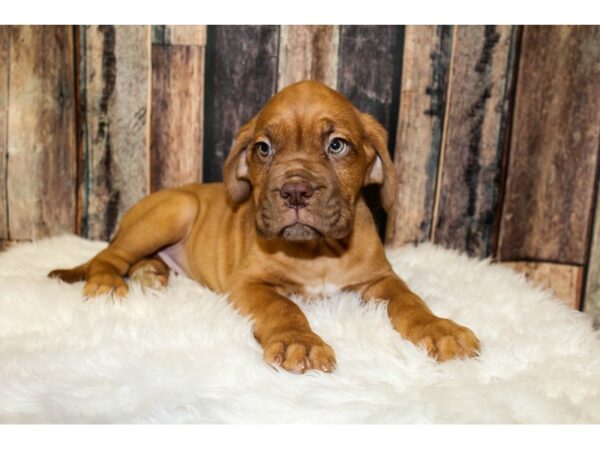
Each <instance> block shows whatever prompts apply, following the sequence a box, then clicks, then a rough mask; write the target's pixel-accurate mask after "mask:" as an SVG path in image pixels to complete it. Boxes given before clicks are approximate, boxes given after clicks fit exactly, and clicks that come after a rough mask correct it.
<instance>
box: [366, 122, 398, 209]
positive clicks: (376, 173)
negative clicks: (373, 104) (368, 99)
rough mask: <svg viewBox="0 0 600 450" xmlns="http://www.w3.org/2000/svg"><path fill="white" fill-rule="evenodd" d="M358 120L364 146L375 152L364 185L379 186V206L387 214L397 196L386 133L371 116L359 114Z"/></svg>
mask: <svg viewBox="0 0 600 450" xmlns="http://www.w3.org/2000/svg"><path fill="white" fill-rule="evenodd" d="M360 118H361V121H362V124H363V128H364V132H365V141H366V145H367V146H369V147H370V148H371V149H372V150H374V151H375V158H374V159H373V162H372V163H371V165H370V167H369V168H368V169H367V173H366V176H365V182H364V184H365V185H367V184H380V185H381V192H380V195H381V204H382V206H383V208H384V209H385V210H386V211H388V212H389V211H390V210H391V209H392V206H393V205H394V202H395V201H396V195H397V194H398V176H397V175H396V167H395V166H394V163H393V161H392V159H391V158H390V153H389V151H388V148H387V132H386V131H385V128H383V126H382V125H381V124H380V123H379V122H378V121H377V119H375V117H373V116H372V115H370V114H366V113H361V116H360Z"/></svg>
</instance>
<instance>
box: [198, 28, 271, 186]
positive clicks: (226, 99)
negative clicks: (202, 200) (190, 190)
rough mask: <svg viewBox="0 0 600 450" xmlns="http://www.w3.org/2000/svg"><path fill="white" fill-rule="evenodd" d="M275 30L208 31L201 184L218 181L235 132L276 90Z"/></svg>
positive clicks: (236, 29) (225, 29)
mask: <svg viewBox="0 0 600 450" xmlns="http://www.w3.org/2000/svg"><path fill="white" fill-rule="evenodd" d="M277 41H278V27H276V26H270V25H268V26H266V25H265V26H262V25H261V26H214V27H213V26H209V27H208V38H207V47H206V52H207V55H206V74H207V75H206V81H205V83H206V97H205V98H206V103H205V114H206V120H205V130H204V132H205V139H204V149H205V152H204V164H203V166H204V176H203V179H204V181H205V182H211V181H221V180H222V171H223V162H224V161H225V158H226V157H227V154H228V153H229V149H230V147H231V144H232V143H233V139H234V137H235V135H236V133H237V131H238V129H239V128H240V127H241V126H242V125H243V124H244V123H246V122H247V121H249V120H250V119H252V117H253V116H254V115H255V114H256V113H257V112H258V111H259V110H260V108H261V107H262V106H263V105H264V104H265V103H266V102H267V100H269V98H270V97H271V96H272V95H273V94H274V93H275V89H276V86H277Z"/></svg>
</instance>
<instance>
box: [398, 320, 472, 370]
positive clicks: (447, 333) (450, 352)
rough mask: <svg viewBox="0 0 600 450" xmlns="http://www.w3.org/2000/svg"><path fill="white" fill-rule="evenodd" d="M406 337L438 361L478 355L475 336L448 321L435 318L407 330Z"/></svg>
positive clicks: (466, 329) (464, 328)
mask: <svg viewBox="0 0 600 450" xmlns="http://www.w3.org/2000/svg"><path fill="white" fill-rule="evenodd" d="M407 337H408V339H409V340H410V341H412V342H413V343H414V344H416V345H418V346H421V347H423V348H425V350H427V353H429V355H430V356H431V357H433V358H435V359H437V360H438V361H447V360H449V359H455V358H473V357H474V356H477V355H478V354H479V339H477V337H476V336H475V334H474V333H473V332H472V331H471V330H469V329H468V328H466V327H462V326H460V325H458V324H456V323H454V322H452V321H451V320H448V319H440V318H437V317H435V318H433V319H432V320H430V321H427V322H425V323H419V324H415V325H413V326H412V327H411V328H410V329H409V330H408V333H407Z"/></svg>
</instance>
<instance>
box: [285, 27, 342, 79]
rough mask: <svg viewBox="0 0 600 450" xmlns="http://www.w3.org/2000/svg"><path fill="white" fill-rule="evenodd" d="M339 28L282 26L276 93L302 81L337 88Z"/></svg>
mask: <svg viewBox="0 0 600 450" xmlns="http://www.w3.org/2000/svg"><path fill="white" fill-rule="evenodd" d="M339 41H340V27H339V26H337V25H283V26H282V27H281V31H280V36H279V74H278V89H282V88H284V87H286V86H288V85H290V84H292V83H295V82H297V81H301V80H307V79H310V80H317V81H320V82H322V83H325V84H327V85H328V86H330V87H332V88H334V89H335V88H336V87H337V71H338V48H339Z"/></svg>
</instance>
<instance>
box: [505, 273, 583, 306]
mask: <svg viewBox="0 0 600 450" xmlns="http://www.w3.org/2000/svg"><path fill="white" fill-rule="evenodd" d="M502 265H505V266H507V267H510V268H512V269H514V270H516V271H517V272H521V273H523V274H524V275H525V277H526V278H527V279H528V280H530V281H531V282H532V283H533V284H535V285H537V286H539V287H542V288H545V289H550V290H551V291H552V292H553V293H554V295H555V296H556V297H558V298H559V299H561V300H562V301H564V302H565V303H566V304H567V305H569V306H570V307H571V308H573V309H579V305H580V303H581V287H582V279H583V267H581V266H573V265H568V264H552V263H537V262H502Z"/></svg>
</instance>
